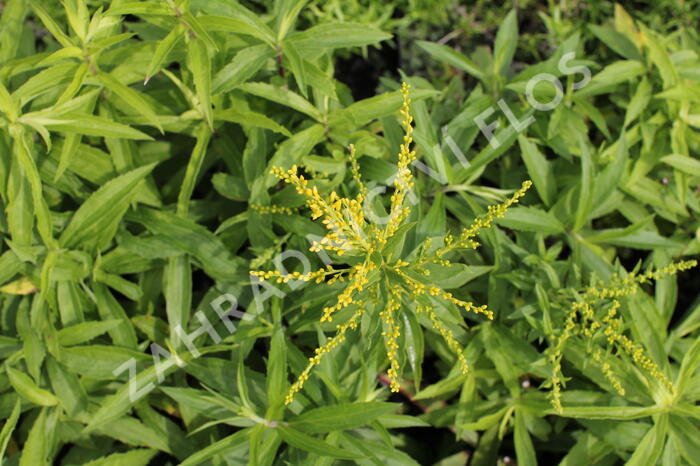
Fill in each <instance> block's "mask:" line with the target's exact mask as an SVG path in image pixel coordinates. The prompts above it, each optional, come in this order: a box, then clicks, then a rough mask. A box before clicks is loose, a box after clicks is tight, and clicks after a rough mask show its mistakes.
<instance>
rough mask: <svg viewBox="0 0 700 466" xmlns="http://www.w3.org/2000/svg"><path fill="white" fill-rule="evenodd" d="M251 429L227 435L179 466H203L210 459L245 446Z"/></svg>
mask: <svg viewBox="0 0 700 466" xmlns="http://www.w3.org/2000/svg"><path fill="white" fill-rule="evenodd" d="M251 430H252V429H251V428H248V429H243V430H239V431H238V432H236V433H235V434H232V435H229V436H228V437H225V438H223V439H221V440H217V441H216V442H214V443H212V444H210V445H208V446H207V447H205V448H203V449H202V450H200V451H198V452H197V453H195V454H194V455H192V456H190V457H189V458H187V459H186V460H185V461H183V462H182V463H180V466H199V465H201V464H205V463H206V461H207V460H209V459H210V458H214V457H215V456H218V455H223V454H225V453H227V452H229V451H231V450H234V449H236V448H239V447H241V446H244V445H246V443H247V442H248V438H249V437H250V434H251Z"/></svg>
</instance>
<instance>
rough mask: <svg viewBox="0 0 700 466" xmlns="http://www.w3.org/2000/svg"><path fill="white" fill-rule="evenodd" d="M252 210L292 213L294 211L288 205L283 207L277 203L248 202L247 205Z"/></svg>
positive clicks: (270, 212) (267, 212)
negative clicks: (248, 204)
mask: <svg viewBox="0 0 700 466" xmlns="http://www.w3.org/2000/svg"><path fill="white" fill-rule="evenodd" d="M249 207H250V208H251V209H252V210H255V211H256V212H259V213H261V214H286V215H292V214H294V213H295V209H291V208H289V207H283V206H278V205H262V204H250V206H249Z"/></svg>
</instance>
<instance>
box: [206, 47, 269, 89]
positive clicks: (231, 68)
mask: <svg viewBox="0 0 700 466" xmlns="http://www.w3.org/2000/svg"><path fill="white" fill-rule="evenodd" d="M274 55H275V54H274V50H273V49H271V48H270V47H268V46H267V45H254V46H252V47H246V48H244V49H243V50H241V51H239V52H238V53H237V54H236V55H235V56H234V57H233V60H231V62H230V63H229V64H227V65H226V66H224V67H223V68H222V69H221V70H220V71H219V72H218V73H216V75H215V76H214V80H213V82H212V93H213V94H220V93H222V92H228V91H230V90H232V89H234V88H235V87H237V86H238V85H239V84H242V83H244V82H246V81H247V80H248V79H250V78H252V77H253V76H255V73H257V72H258V71H259V70H260V69H261V68H262V67H263V65H265V63H266V62H267V60H269V59H270V58H272V57H273V56H274Z"/></svg>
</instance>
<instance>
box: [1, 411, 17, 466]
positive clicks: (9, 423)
mask: <svg viewBox="0 0 700 466" xmlns="http://www.w3.org/2000/svg"><path fill="white" fill-rule="evenodd" d="M21 412H22V403H21V401H20V400H19V398H17V401H16V402H15V406H14V408H12V414H10V417H8V418H7V419H6V420H5V424H4V425H3V426H2V431H0V462H2V461H3V459H4V458H5V451H6V450H7V444H8V443H9V442H10V438H12V432H13V431H14V429H15V426H16V425H17V420H18V419H19V415H20V413H21Z"/></svg>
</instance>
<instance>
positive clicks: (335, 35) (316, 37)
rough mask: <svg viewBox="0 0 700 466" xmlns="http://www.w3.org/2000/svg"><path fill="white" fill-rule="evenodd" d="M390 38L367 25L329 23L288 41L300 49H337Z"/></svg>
mask: <svg viewBox="0 0 700 466" xmlns="http://www.w3.org/2000/svg"><path fill="white" fill-rule="evenodd" d="M390 38H391V34H388V33H386V32H384V31H380V30H379V29H376V28H374V27H372V26H369V25H367V24H360V23H352V22H343V23H340V22H337V23H335V22H329V23H323V24H318V25H316V26H313V27H311V28H309V29H307V30H305V31H304V32H302V33H299V34H295V35H293V36H290V37H289V38H288V39H289V40H293V41H294V43H295V44H296V46H297V47H299V48H301V49H338V48H346V47H363V46H365V45H370V44H376V43H377V42H381V41H384V40H388V39H390Z"/></svg>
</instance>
